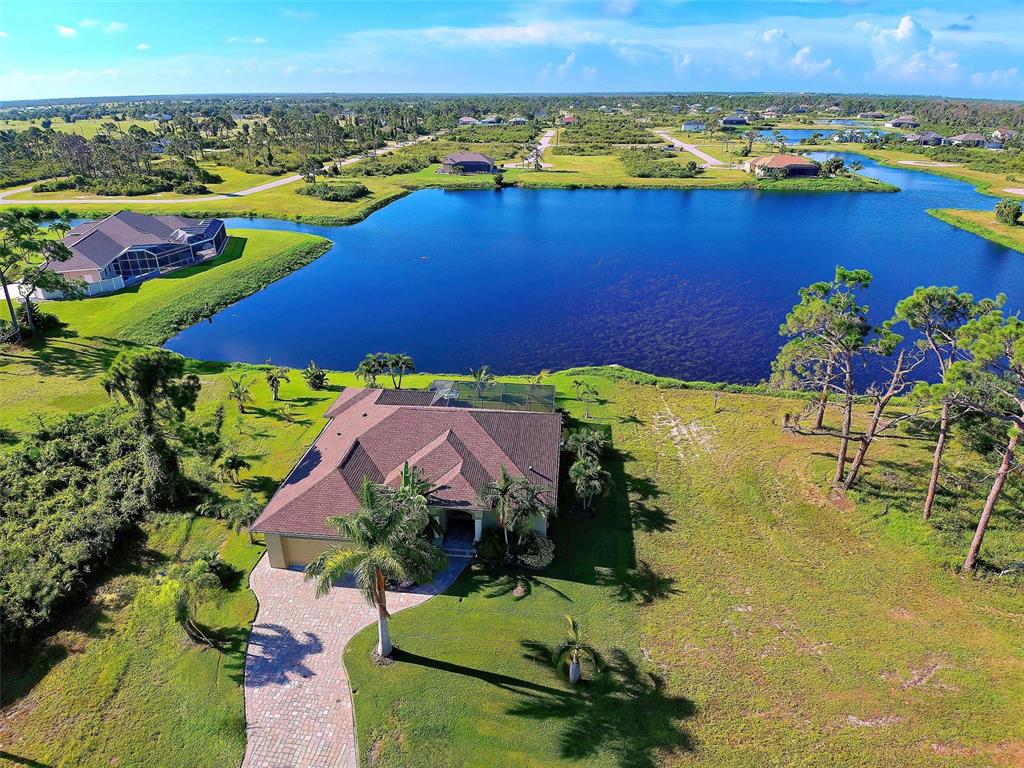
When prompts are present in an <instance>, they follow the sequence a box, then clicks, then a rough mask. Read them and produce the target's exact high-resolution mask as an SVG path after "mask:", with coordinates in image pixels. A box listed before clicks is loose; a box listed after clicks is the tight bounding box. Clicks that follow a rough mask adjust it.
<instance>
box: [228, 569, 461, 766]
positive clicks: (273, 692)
mask: <svg viewBox="0 0 1024 768" xmlns="http://www.w3.org/2000/svg"><path fill="white" fill-rule="evenodd" d="M468 562H469V559H468V558H456V557H449V563H448V567H447V568H446V569H445V570H444V571H443V572H442V573H440V574H439V575H438V578H437V580H436V581H435V582H434V583H433V584H429V585H426V586H424V587H418V588H417V589H415V590H413V591H411V592H389V593H388V609H389V610H390V611H391V612H392V613H395V612H397V611H400V610H402V609H404V608H408V607H410V606H413V605H418V604H419V603H422V602H423V601H425V600H427V599H429V598H430V597H431V596H432V595H435V594H438V593H440V592H443V591H444V590H445V589H447V588H448V586H449V585H450V584H451V583H452V582H453V581H455V578H456V577H457V576H458V575H459V573H461V572H462V569H463V568H465V566H466V564H467V563H468ZM249 584H250V586H251V587H252V590H253V591H254V592H255V593H256V597H257V598H259V602H260V608H259V613H258V614H257V615H256V621H255V623H254V624H253V627H252V633H251V634H250V635H249V647H248V649H247V652H246V659H245V717H246V730H247V739H248V741H247V744H246V749H245V759H244V760H243V761H242V766H243V768H328V766H329V767H330V768H336V767H339V766H340V767H342V768H356V766H357V764H358V756H357V753H356V735H355V723H354V721H353V719H352V691H351V689H350V688H349V684H348V674H347V673H346V671H345V665H344V664H343V663H342V659H341V654H342V651H343V650H344V649H345V645H346V644H347V643H348V641H349V639H350V638H351V637H352V636H353V635H354V634H356V632H358V631H359V630H361V629H362V628H363V627H365V626H367V625H369V624H371V623H373V622H374V621H376V619H377V611H376V609H374V608H371V607H370V606H368V605H367V604H366V602H365V601H364V600H363V598H362V596H361V595H360V594H359V592H358V591H357V590H355V589H353V588H351V587H335V588H334V589H333V590H331V593H330V595H328V596H327V597H324V598H322V599H319V600H318V599H316V597H315V596H314V585H313V583H312V582H310V583H307V582H305V581H303V575H302V573H299V572H297V571H287V570H283V569H275V568H271V567H270V566H269V565H268V564H267V558H266V555H264V556H263V558H262V559H261V560H260V562H259V563H258V564H257V565H256V568H255V569H253V572H252V576H251V577H250V579H249Z"/></svg>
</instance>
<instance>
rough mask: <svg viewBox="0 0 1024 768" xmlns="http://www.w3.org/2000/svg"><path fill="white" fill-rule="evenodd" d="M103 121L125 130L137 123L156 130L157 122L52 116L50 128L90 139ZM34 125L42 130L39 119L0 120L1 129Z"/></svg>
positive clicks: (25, 127) (19, 128)
mask: <svg viewBox="0 0 1024 768" xmlns="http://www.w3.org/2000/svg"><path fill="white" fill-rule="evenodd" d="M103 123H116V124H117V125H118V126H119V127H120V128H121V130H123V131H127V130H128V129H129V128H130V127H131V126H133V125H138V126H141V127H143V128H145V129H146V130H147V131H156V129H157V122H156V120H121V121H115V120H113V119H112V118H109V117H104V118H91V117H90V118H87V119H85V120H76V121H75V122H73V123H65V122H64V118H62V117H54V118H52V123H51V125H50V128H52V129H53V130H55V131H59V132H60V133H77V134H78V135H79V136H84V137H85V138H87V139H91V138H92V137H93V136H95V135H96V134H97V133H98V132H99V130H100V125H102V124H103ZM32 127H36V128H39V129H40V130H42V126H41V125H40V124H39V120H0V129H2V130H6V131H9V130H12V129H13V130H15V131H27V130H28V129H29V128H32Z"/></svg>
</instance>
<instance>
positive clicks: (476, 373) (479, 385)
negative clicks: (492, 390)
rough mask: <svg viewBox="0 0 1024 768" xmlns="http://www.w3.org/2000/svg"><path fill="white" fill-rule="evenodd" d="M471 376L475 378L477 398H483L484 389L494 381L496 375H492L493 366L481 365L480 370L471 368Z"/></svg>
mask: <svg viewBox="0 0 1024 768" xmlns="http://www.w3.org/2000/svg"><path fill="white" fill-rule="evenodd" d="M469 375H470V376H472V377H473V381H474V385H475V387H476V396H477V398H481V397H483V394H484V387H486V386H487V385H488V384H490V383H491V382H492V381H494V374H492V373H491V366H489V365H481V366H480V367H479V368H470V369H469Z"/></svg>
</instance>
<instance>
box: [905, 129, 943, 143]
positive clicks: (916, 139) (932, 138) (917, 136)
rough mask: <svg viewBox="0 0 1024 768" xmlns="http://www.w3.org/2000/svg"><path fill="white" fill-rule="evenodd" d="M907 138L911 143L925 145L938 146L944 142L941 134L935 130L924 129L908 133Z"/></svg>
mask: <svg viewBox="0 0 1024 768" xmlns="http://www.w3.org/2000/svg"><path fill="white" fill-rule="evenodd" d="M906 140H907V142H908V143H910V144H920V145H921V146H925V147H937V146H939V145H940V144H942V142H943V140H944V139H943V137H942V135H941V134H938V133H936V132H935V131H924V132H922V133H908V134H907V135H906Z"/></svg>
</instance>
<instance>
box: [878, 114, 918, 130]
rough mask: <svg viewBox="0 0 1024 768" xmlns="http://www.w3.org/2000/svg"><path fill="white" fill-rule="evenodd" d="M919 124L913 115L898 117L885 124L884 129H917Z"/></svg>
mask: <svg viewBox="0 0 1024 768" xmlns="http://www.w3.org/2000/svg"><path fill="white" fill-rule="evenodd" d="M919 125H920V123H919V122H918V121H917V118H916V117H914V116H913V115H900V116H899V117H894V118H893V119H892V120H890V121H889V122H887V123H886V124H885V127H886V128H917V126H919Z"/></svg>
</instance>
